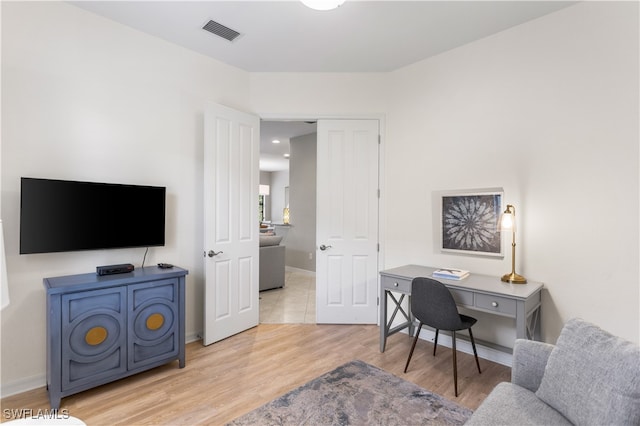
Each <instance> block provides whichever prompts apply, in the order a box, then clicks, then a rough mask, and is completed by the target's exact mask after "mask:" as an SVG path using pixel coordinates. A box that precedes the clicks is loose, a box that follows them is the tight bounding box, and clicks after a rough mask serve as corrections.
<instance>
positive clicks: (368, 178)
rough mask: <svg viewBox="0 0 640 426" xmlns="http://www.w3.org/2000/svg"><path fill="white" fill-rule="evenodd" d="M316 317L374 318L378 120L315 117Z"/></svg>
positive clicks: (366, 321)
mask: <svg viewBox="0 0 640 426" xmlns="http://www.w3.org/2000/svg"><path fill="white" fill-rule="evenodd" d="M317 167H318V171H317V173H318V179H317V218H316V220H317V222H316V229H317V235H316V242H317V244H318V251H317V257H316V321H317V322H318V323H334V324H375V323H376V322H377V318H378V307H377V300H378V208H379V207H378V204H379V202H378V200H379V191H378V188H379V185H378V174H379V173H378V170H379V123H378V120H320V121H318V166H317Z"/></svg>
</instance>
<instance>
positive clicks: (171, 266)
mask: <svg viewBox="0 0 640 426" xmlns="http://www.w3.org/2000/svg"><path fill="white" fill-rule="evenodd" d="M158 268H160V269H169V268H173V265H172V264H170V263H158Z"/></svg>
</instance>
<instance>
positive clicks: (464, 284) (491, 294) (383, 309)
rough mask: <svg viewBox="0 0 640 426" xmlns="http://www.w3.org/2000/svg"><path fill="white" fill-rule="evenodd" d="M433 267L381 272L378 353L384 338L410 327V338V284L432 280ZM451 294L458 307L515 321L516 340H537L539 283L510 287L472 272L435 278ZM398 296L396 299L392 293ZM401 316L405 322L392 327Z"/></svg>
mask: <svg viewBox="0 0 640 426" xmlns="http://www.w3.org/2000/svg"><path fill="white" fill-rule="evenodd" d="M435 270H436V268H431V267H428V266H419V265H406V266H400V267H398V268H393V269H387V270H385V271H382V272H380V281H381V285H380V320H381V326H380V352H384V349H385V345H386V343H387V336H390V335H391V334H394V333H397V332H398V331H400V330H403V329H405V328H409V334H410V335H413V317H412V315H411V281H412V280H413V279H414V278H416V277H427V278H432V276H431V274H432V273H433V271H435ZM436 280H437V281H440V282H442V283H443V284H444V285H445V286H447V288H448V289H449V290H450V291H451V294H452V295H453V298H454V299H455V301H456V304H457V305H458V306H462V307H464V308H467V309H472V310H476V311H481V312H488V313H490V314H494V315H500V316H505V317H509V318H514V319H515V320H516V338H518V339H532V340H540V305H541V302H542V287H543V284H542V283H539V282H532V281H529V282H528V283H527V284H510V283H505V282H502V281H500V277H492V276H488V275H479V274H474V273H471V274H470V275H469V276H468V277H467V278H465V279H463V280H459V281H456V280H447V279H442V278H437V279H436ZM392 292H394V293H400V294H401V295H400V298H399V299H398V298H396V297H395V296H394V295H393V293H392ZM405 296H408V297H409V309H408V310H407V311H405V309H404V308H403V307H402V301H403V300H404V297H405ZM387 297H390V298H391V300H392V302H393V303H394V311H393V314H392V315H391V318H390V319H389V320H388V321H387ZM398 313H400V314H401V315H402V316H403V317H404V319H405V320H406V321H405V322H403V323H402V324H400V325H397V326H396V327H393V328H392V327H391V325H392V323H393V321H394V320H395V317H396V316H397V315H398Z"/></svg>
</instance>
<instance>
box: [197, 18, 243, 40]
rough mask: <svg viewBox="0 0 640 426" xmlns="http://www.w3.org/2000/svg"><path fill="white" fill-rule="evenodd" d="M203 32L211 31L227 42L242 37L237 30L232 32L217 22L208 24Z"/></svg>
mask: <svg viewBox="0 0 640 426" xmlns="http://www.w3.org/2000/svg"><path fill="white" fill-rule="evenodd" d="M202 29H203V30H207V31H209V32H210V33H211V34H215V35H217V36H218V37H222V38H223V39H225V40H229V41H233V40H235V39H236V38H238V36H239V35H240V33H239V32H237V31H236V30H232V29H231V28H229V27H225V26H224V25H222V24H220V23H218V22H216V21H209V22H207V24H206V25H205V26H204V27H202Z"/></svg>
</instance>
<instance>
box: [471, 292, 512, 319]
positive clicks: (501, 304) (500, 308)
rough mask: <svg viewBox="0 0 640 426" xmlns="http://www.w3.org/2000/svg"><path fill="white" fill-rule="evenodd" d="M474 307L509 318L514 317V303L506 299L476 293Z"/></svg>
mask: <svg viewBox="0 0 640 426" xmlns="http://www.w3.org/2000/svg"><path fill="white" fill-rule="evenodd" d="M476 307H478V308H480V309H486V310H488V311H493V312H497V313H500V314H504V315H508V316H510V317H515V316H516V301H515V300H513V299H508V298H506V297H500V296H490V295H488V294H479V293H476Z"/></svg>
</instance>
